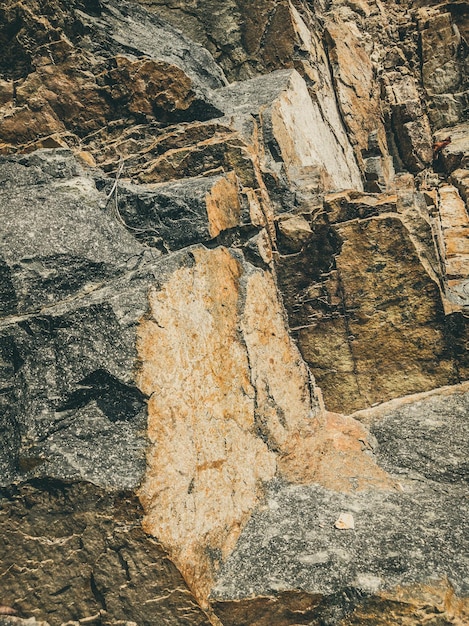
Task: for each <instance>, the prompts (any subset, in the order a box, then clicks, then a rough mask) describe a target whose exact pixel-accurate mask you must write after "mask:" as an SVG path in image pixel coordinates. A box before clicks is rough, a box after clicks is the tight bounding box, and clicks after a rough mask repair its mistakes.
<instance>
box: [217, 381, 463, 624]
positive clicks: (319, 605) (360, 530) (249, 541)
mask: <svg viewBox="0 0 469 626" xmlns="http://www.w3.org/2000/svg"><path fill="white" fill-rule="evenodd" d="M467 402H468V395H467V390H466V391H465V392H464V391H462V392H461V391H459V390H457V389H456V390H454V391H453V392H452V393H450V394H449V395H448V394H446V395H445V394H441V395H439V394H434V395H431V396H430V397H428V398H424V399H422V400H414V401H411V400H409V401H407V402H404V403H402V402H401V403H398V402H395V403H394V406H390V407H389V408H388V409H387V410H386V409H383V410H380V411H379V413H378V415H377V416H376V418H375V419H373V410H369V411H368V412H367V419H368V420H369V421H372V423H373V427H372V433H373V434H374V435H375V436H376V437H377V440H378V444H379V446H378V448H377V458H378V462H379V464H380V465H382V466H383V467H385V468H386V469H387V471H389V472H391V473H393V474H394V475H395V476H396V478H398V481H399V483H398V485H397V488H395V489H392V490H389V491H387V492H386V491H381V492H377V491H374V492H370V491H365V492H361V493H355V494H353V495H344V494H340V493H338V492H334V491H330V490H326V489H323V488H320V487H317V486H289V485H285V484H283V483H281V482H277V483H275V482H274V483H272V484H271V486H270V489H269V492H268V493H267V496H266V501H265V506H264V507H263V509H261V510H259V512H258V513H256V515H255V516H253V517H252V518H251V520H250V522H249V524H248V525H247V527H246V528H245V530H244V532H243V533H242V535H241V537H240V539H239V541H238V545H237V547H236V550H235V552H234V553H233V554H232V556H231V557H230V558H229V559H228V562H227V563H226V565H225V566H224V568H223V569H222V571H221V573H220V576H219V580H218V583H217V585H216V587H215V588H214V590H213V591H212V597H213V600H214V602H215V610H216V612H217V614H218V615H219V616H220V618H221V620H222V622H223V623H224V624H230V625H231V624H240V625H241V624H244V623H246V620H249V623H250V624H256V625H258V624H259V625H260V624H268V623H270V622H269V619H272V618H271V616H272V615H275V623H279V624H282V625H287V624H331V625H332V624H340V625H344V626H345V625H351V624H383V625H384V624H395V623H400V624H405V625H409V626H410V624H424V623H431V624H437V623H444V624H461V625H462V624H465V623H467V619H468V617H469V612H468V611H469V598H468V596H469V586H468V573H469V561H468V559H467V548H466V549H464V548H463V549H459V548H457V549H456V548H455V544H456V543H458V544H459V542H460V541H463V542H465V541H467V534H465V532H464V526H465V522H464V518H465V516H466V515H467V462H466V459H467V453H468V450H466V449H464V446H466V443H467V433H466V432H465V431H466V430H467V419H466V417H467V410H468V407H467ZM356 416H357V417H358V416H359V414H356ZM403 442H405V444H404V445H403ZM462 442H464V443H463V447H462V446H461V443H462ZM449 485H451V490H449ZM455 502H457V506H455V505H454V504H455ZM341 512H349V513H351V514H352V516H353V518H354V522H355V528H354V530H338V529H337V528H336V527H335V525H334V524H335V521H336V520H337V518H338V516H339V514H340V513H341ZM464 537H466V538H464ZM279 592H281V593H279Z"/></svg>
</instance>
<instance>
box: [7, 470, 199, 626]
mask: <svg viewBox="0 0 469 626" xmlns="http://www.w3.org/2000/svg"><path fill="white" fill-rule="evenodd" d="M0 497H1V509H0V527H1V532H2V546H1V548H0V558H1V562H2V574H3V576H2V602H4V604H5V605H8V606H9V607H14V609H15V610H16V612H17V615H18V617H8V618H5V625H6V624H8V625H10V624H11V626H13V625H14V624H15V625H16V624H18V626H23V624H24V625H28V624H31V625H45V624H46V623H47V624H49V625H50V626H54V625H56V624H64V623H67V624H68V625H69V626H72V624H116V625H117V624H121V625H122V626H124V625H126V624H127V625H128V626H129V625H130V624H134V623H136V624H142V626H143V625H144V624H148V625H150V624H154V623H155V616H156V620H157V621H158V623H161V624H174V625H176V624H178V625H179V624H185V625H187V626H188V625H189V624H190V625H192V624H197V625H200V626H202V625H204V626H205V625H207V624H209V621H208V618H207V616H206V615H204V613H203V612H202V611H201V610H200V608H199V607H198V605H197V603H196V601H195V600H194V597H193V596H192V594H191V593H190V591H189V590H188V589H187V586H186V584H185V582H184V580H183V579H182V577H181V575H180V573H179V572H178V570H177V569H176V567H175V566H174V565H173V564H172V563H171V562H170V561H169V560H168V558H167V556H166V553H165V551H164V549H163V548H162V546H161V545H160V544H158V543H157V542H156V541H155V540H154V539H151V538H150V537H148V536H147V535H145V533H144V532H143V530H142V527H141V515H142V512H141V509H140V506H139V503H138V500H137V499H136V498H135V496H132V495H130V494H129V493H125V492H116V493H107V492H106V491H104V490H103V489H100V488H99V487H96V486H94V485H92V484H91V483H89V482H87V483H83V482H73V483H64V482H62V481H44V480H43V481H31V482H28V483H26V484H24V485H22V486H21V487H10V488H8V489H3V490H2V492H1V495H0ZM20 616H28V619H21V618H20ZM29 616H30V617H29ZM0 619H4V618H3V616H2V617H1V618H0ZM43 620H44V621H43ZM2 623H3V622H2Z"/></svg>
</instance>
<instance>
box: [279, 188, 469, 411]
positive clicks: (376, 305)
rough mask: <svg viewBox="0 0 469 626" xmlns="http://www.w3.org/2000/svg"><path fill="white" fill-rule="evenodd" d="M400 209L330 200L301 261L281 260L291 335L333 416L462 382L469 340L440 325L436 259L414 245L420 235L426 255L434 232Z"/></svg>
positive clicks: (448, 320) (450, 322)
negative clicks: (421, 232)
mask: <svg viewBox="0 0 469 626" xmlns="http://www.w3.org/2000/svg"><path fill="white" fill-rule="evenodd" d="M357 195H358V194H357ZM398 204H399V203H398V201H397V198H396V197H387V198H382V199H380V198H376V197H373V196H371V197H358V198H355V199H353V198H351V196H350V195H347V194H337V195H333V196H329V197H328V199H327V204H326V207H327V213H326V216H327V219H326V220H323V223H322V225H319V224H320V223H318V221H317V222H316V223H314V222H313V224H312V230H313V231H314V235H313V236H312V237H310V239H309V241H308V242H307V243H306V244H305V245H304V246H303V247H302V249H301V251H300V252H296V253H293V254H292V253H290V254H284V255H282V256H281V257H280V260H279V280H280V285H281V288H282V291H283V292H284V294H285V303H286V306H287V310H288V312H289V317H290V325H291V328H292V330H293V331H294V332H295V334H296V336H297V338H298V345H299V347H300V350H301V352H302V354H303V356H304V358H305V359H306V361H307V362H308V364H309V365H310V367H311V369H312V371H313V373H314V375H315V378H316V380H317V382H318V384H319V386H320V387H321V388H322V389H323V391H324V394H325V397H326V399H327V405H328V407H329V408H331V409H332V410H335V411H342V412H344V411H353V410H356V409H359V408H361V407H363V406H364V405H371V404H373V403H375V402H384V401H386V400H389V399H390V398H392V397H395V396H396V395H405V394H408V393H412V392H414V391H416V390H425V389H430V388H432V387H438V386H442V385H445V384H449V383H457V382H460V380H463V379H465V378H466V377H467V369H465V368H466V366H465V365H464V369H462V368H461V364H462V363H461V354H460V350H462V351H463V352H464V347H463V345H464V341H465V339H464V337H465V332H467V331H463V334H462V337H461V336H460V332H461V331H460V330H458V329H456V328H454V317H451V316H449V317H448V316H445V315H444V305H443V302H442V298H441V292H440V286H439V284H438V282H437V281H436V280H435V277H436V273H435V268H434V267H433V265H434V264H435V263H436V260H435V258H433V257H434V254H433V257H432V256H429V257H428V256H424V254H425V248H423V246H422V241H421V240H419V239H417V235H419V233H418V231H417V232H416V228H420V229H422V228H423V227H424V228H425V229H426V230H428V231H429V234H428V233H426V236H427V238H428V237H429V238H430V245H431V246H432V245H433V244H432V237H431V229H430V226H429V224H428V223H427V222H426V221H424V216H422V215H419V214H416V215H415V216H414V223H412V222H411V218H412V216H410V217H409V214H408V213H405V212H403V213H399V212H398V211H399V209H400V208H401V207H399V206H398ZM359 216H360V217H359ZM357 218H358V219H357ZM360 218H361V219H360ZM427 219H428V216H427ZM334 222H335V223H334ZM457 236H459V230H458V235H457ZM457 241H460V240H459V239H457ZM461 241H462V240H461ZM280 243H281V240H280ZM424 243H425V242H424ZM461 245H464V244H461ZM280 249H281V251H282V248H280ZM284 251H285V253H287V252H289V250H288V249H285V250H284ZM455 254H456V252H454V253H453V254H452V255H451V257H450V258H451V259H452V262H455V260H456V258H457V257H456V256H454V255H455ZM463 256H464V253H463ZM443 258H444V257H443ZM448 262H449V261H448ZM311 267H314V268H315V269H314V271H311V269H310V268H311ZM462 284H465V283H464V282H463V283H462ZM455 288H456V287H455ZM460 289H462V287H460ZM397 294H398V296H397ZM448 297H449V296H448ZM453 299H454V298H453ZM463 326H464V323H463ZM378 337H379V340H378V341H377V340H376V339H377V338H378ZM458 345H459V346H460V348H458V347H457V346H458Z"/></svg>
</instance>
